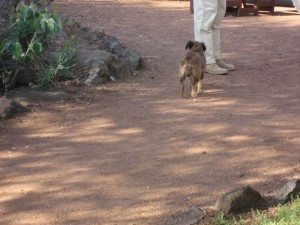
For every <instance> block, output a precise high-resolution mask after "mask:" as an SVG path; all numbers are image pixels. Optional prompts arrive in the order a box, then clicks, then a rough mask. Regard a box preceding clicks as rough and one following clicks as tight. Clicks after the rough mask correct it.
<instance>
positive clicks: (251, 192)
mask: <svg viewBox="0 0 300 225" xmlns="http://www.w3.org/2000/svg"><path fill="white" fill-rule="evenodd" d="M265 204H266V200H265V199H264V198H263V197H262V196H261V194H260V193H259V192H258V191H256V190H255V189H253V188H251V187H250V186H245V187H240V188H236V189H233V190H231V191H229V192H227V193H225V194H224V195H222V196H221V197H220V198H219V199H218V200H217V202H216V204H215V209H216V210H218V211H222V212H224V213H225V214H231V213H233V214H235V213H241V212H245V211H249V210H251V209H257V208H260V207H261V206H263V205H265Z"/></svg>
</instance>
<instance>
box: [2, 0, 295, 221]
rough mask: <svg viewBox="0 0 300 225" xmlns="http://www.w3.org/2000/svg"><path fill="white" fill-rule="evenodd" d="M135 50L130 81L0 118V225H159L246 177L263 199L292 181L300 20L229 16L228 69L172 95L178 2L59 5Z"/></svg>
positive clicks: (180, 39) (180, 15)
mask: <svg viewBox="0 0 300 225" xmlns="http://www.w3.org/2000/svg"><path fill="white" fill-rule="evenodd" d="M57 2H58V4H59V5H60V8H61V11H62V12H63V13H65V14H67V15H69V16H70V17H72V18H74V19H76V20H78V21H80V22H81V23H82V24H83V25H86V26H91V27H92V28H93V29H104V31H105V32H106V33H107V34H109V35H113V36H116V37H118V38H119V40H120V41H121V42H122V43H124V45H125V46H127V47H130V48H134V49H136V50H137V51H138V52H140V54H141V55H142V57H143V60H144V69H143V70H141V71H139V72H138V73H137V76H136V77H133V78H129V79H125V80H119V81H117V82H115V83H109V84H106V85H103V86H98V87H80V88H79V89H78V90H79V91H78V92H75V91H74V88H73V89H72V88H69V89H67V92H68V93H69V94H71V95H73V96H74V98H73V99H76V101H68V100H66V99H59V100H58V101H37V102H36V103H34V104H31V106H30V107H31V109H32V111H31V112H30V113H28V114H26V115H23V116H21V117H17V118H15V119H11V120H7V121H2V122H1V123H0V143H1V144H0V169H1V173H0V179H1V183H0V224H1V225H16V224H17V225H19V224H32V225H35V224H36V225H41V224H43V225H48V224H49V225H50V224H51V225H53V224H55V225H60V224H64V225H65V224H72V225H76V224H78V225H83V224H84V225H85V224H86V225H92V224H101V225H102V224H103V225H113V224H118V225H119V224H122V225H129V224H130V225H133V224H136V225H144V224H147V225H148V224H153V225H160V224H164V222H165V221H166V219H168V218H169V217H170V216H171V215H172V214H174V213H176V212H178V211H179V210H184V209H186V208H187V207H189V206H199V207H206V206H212V205H214V203H215V201H216V199H217V198H218V197H219V196H220V194H222V193H224V192H225V191H227V190H229V189H231V188H234V187H238V186H241V185H251V186H252V187H253V188H255V189H257V190H258V191H260V192H261V193H262V194H263V195H266V196H274V195H276V193H278V192H279V191H280V189H281V188H282V187H283V185H284V184H285V183H286V182H287V181H289V180H291V179H300V167H299V161H300V154H299V150H300V148H299V146H300V132H299V128H300V115H299V112H300V104H299V103H300V102H299V101H300V88H299V87H300V79H299V71H300V63H299V57H300V45H299V40H300V33H299V28H300V15H299V14H296V12H295V10H294V9H293V8H279V7H277V8H276V12H277V15H275V16H271V15H269V14H261V15H260V16H256V17H254V16H252V15H248V16H243V17H234V16H228V17H226V18H225V19H224V21H223V24H222V25H223V27H222V56H223V57H224V59H225V60H226V61H227V62H231V63H233V64H235V66H236V67H237V69H236V71H234V72H231V73H230V74H229V75H227V76H213V75H208V74H206V76H205V82H204V93H203V95H202V96H200V97H199V98H197V99H192V98H190V97H188V96H187V98H180V97H179V82H178V72H177V71H178V66H179V61H180V59H181V57H182V56H183V55H184V53H185V49H184V47H185V44H186V42H187V41H188V40H189V39H192V38H193V20H192V15H191V14H189V6H188V2H182V1H172V2H170V1H150V0H143V1H142V0H136V1H134V0H131V1H130V0H118V1H114V0H111V1H75V0H68V1H57Z"/></svg>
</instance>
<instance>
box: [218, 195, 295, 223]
mask: <svg viewBox="0 0 300 225" xmlns="http://www.w3.org/2000/svg"><path fill="white" fill-rule="evenodd" d="M216 224H217V225H300V198H297V199H295V200H294V201H293V202H291V203H288V204H286V205H278V206H277V207H276V208H275V209H274V208H273V209H269V210H266V211H252V213H250V214H248V215H247V216H241V217H239V218H232V219H227V218H226V217H225V216H224V214H223V213H219V215H218V217H217V218H216Z"/></svg>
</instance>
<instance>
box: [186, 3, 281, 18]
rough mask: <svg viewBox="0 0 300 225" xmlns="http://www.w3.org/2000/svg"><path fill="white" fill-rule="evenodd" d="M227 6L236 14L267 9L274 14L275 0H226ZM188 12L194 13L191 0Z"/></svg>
mask: <svg viewBox="0 0 300 225" xmlns="http://www.w3.org/2000/svg"><path fill="white" fill-rule="evenodd" d="M226 5H227V7H232V8H235V9H236V15H237V16H239V15H240V14H251V13H253V14H254V15H258V13H259V11H268V12H270V13H271V14H274V8H275V0H226ZM190 12H191V13H194V9H193V0H190Z"/></svg>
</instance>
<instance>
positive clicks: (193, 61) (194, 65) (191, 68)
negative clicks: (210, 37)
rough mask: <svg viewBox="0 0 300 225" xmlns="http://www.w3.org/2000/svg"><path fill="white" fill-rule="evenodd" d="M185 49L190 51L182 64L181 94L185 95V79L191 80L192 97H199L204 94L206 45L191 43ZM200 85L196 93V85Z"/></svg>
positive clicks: (197, 42) (180, 74) (180, 75)
mask: <svg viewBox="0 0 300 225" xmlns="http://www.w3.org/2000/svg"><path fill="white" fill-rule="evenodd" d="M185 49H190V51H189V52H188V53H187V54H186V55H185V57H184V58H183V60H182V61H181V64H180V69H179V79H180V84H181V94H180V96H181V97H183V95H184V80H185V77H188V78H189V79H190V86H191V95H192V97H193V98H196V97H197V94H201V93H202V83H203V78H204V73H205V67H206V59H205V56H204V52H205V50H206V47H205V44H204V43H202V42H199V41H189V42H188V43H187V44H186V47H185ZM196 84H198V89H197V92H196V88H195V85H196Z"/></svg>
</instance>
